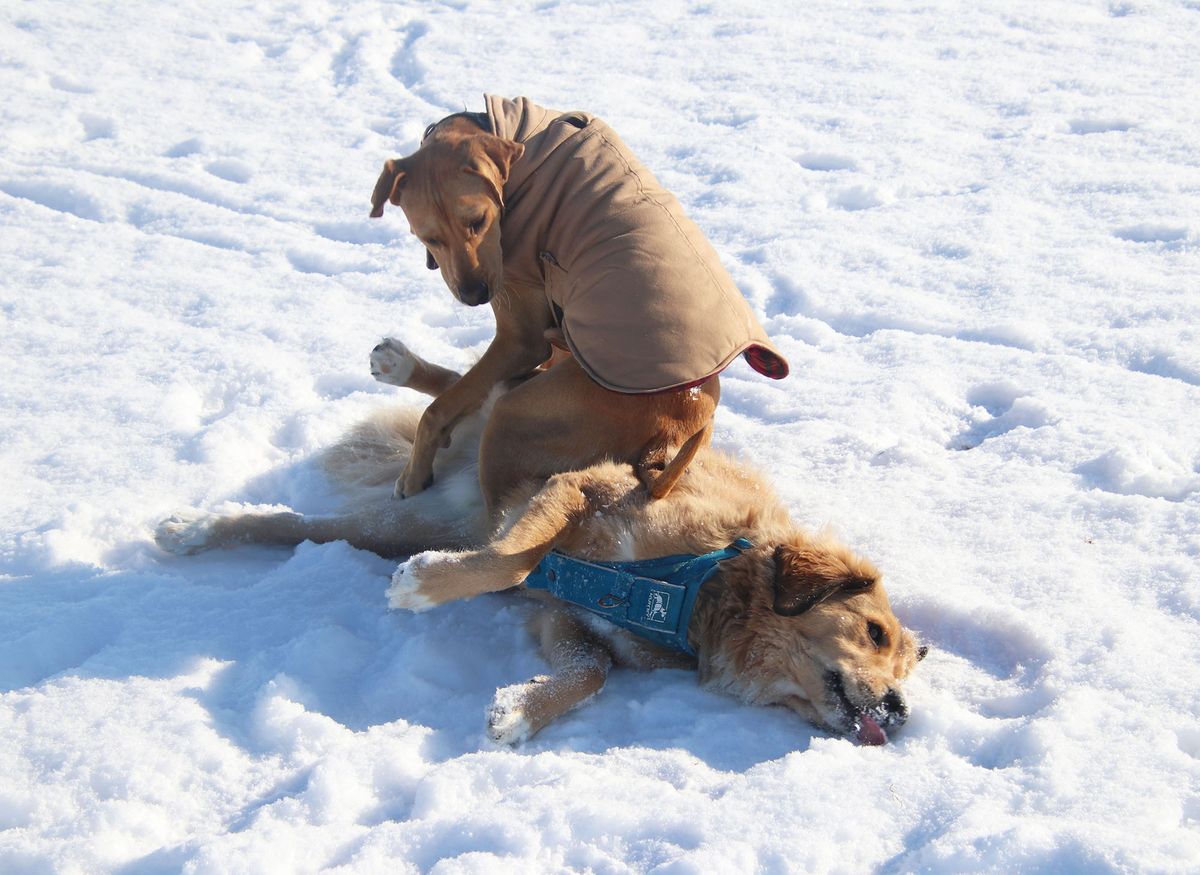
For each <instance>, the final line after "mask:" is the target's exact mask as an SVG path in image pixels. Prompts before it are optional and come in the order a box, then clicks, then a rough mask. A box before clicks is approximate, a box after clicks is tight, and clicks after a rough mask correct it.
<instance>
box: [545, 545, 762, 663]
mask: <svg viewBox="0 0 1200 875" xmlns="http://www.w3.org/2000/svg"><path fill="white" fill-rule="evenodd" d="M750 546H752V545H751V543H750V541H748V540H747V539H745V538H738V539H737V540H736V541H734V542H733V543H732V544H730V545H729V546H728V547H725V548H724V549H721V550H714V551H712V552H711V553H705V554H704V555H703V556H691V555H686V554H685V555H678V556H665V557H663V558H661V559H643V560H639V561H637V562H589V561H586V560H583V559H575V558H573V557H571V556H567V555H566V554H564V553H559V552H558V551H557V550H556V551H554V552H552V553H548V554H547V555H546V556H545V557H544V558H543V559H542V561H541V562H539V563H538V565H537V567H536V568H534V569H533V571H532V572H530V574H529V576H528V577H527V578H525V586H526V587H528V588H530V589H540V590H545V591H546V592H548V593H550V594H551V595H553V596H555V597H556V598H559V599H562V600H563V601H565V602H570V603H571V604H573V605H577V606H579V607H581V608H584V609H585V610H588V611H590V612H591V613H593V614H596V615H597V616H600V617H603V618H604V619H606V620H608V621H609V622H611V623H613V624H615V625H617V626H620V627H621V628H623V629H628V630H629V631H631V632H633V633H635V634H637V635H640V636H641V637H643V638H646V639H648V640H650V641H653V642H654V643H656V644H661V645H663V646H664V647H669V648H671V649H673V650H681V651H683V652H684V653H689V654H691V655H692V656H695V655H696V651H695V650H693V649H692V646H691V645H690V644H689V643H688V635H687V633H688V622H689V621H690V620H691V617H692V609H693V608H694V607H695V605H696V597H697V596H698V595H699V594H700V587H701V586H702V585H703V584H704V582H705V581H706V580H708V579H709V578H710V577H712V576H713V574H715V573H716V571H717V568H718V566H719V565H720V564H721V563H722V562H724V561H725V560H727V559H732V558H733V557H734V556H737V555H739V554H741V553H742V551H743V550H746V549H748V548H749V547H750Z"/></svg>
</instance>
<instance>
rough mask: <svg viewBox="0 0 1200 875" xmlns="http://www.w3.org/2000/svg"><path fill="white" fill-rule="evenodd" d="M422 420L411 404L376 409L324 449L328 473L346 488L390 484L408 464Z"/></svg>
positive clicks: (324, 459)
mask: <svg viewBox="0 0 1200 875" xmlns="http://www.w3.org/2000/svg"><path fill="white" fill-rule="evenodd" d="M420 420H421V411H420V410H419V409H416V408H412V407H391V408H387V409H384V410H378V411H376V412H375V413H373V414H371V416H369V417H368V418H367V419H364V420H363V421H362V422H360V423H358V424H357V425H356V426H354V428H352V429H351V430H350V431H349V432H347V433H346V434H345V436H343V437H342V439H341V440H339V441H338V442H337V443H336V444H334V445H333V446H331V447H329V449H327V450H325V452H324V454H323V456H322V459H321V464H322V466H323V467H324V469H325V473H326V474H328V475H329V479H330V480H332V481H333V482H334V483H336V484H338V485H339V486H341V487H344V488H347V489H355V488H373V487H377V486H385V485H386V486H391V485H392V484H393V483H395V482H396V478H397V477H399V476H400V472H401V471H403V470H404V466H405V465H407V464H408V456H409V453H410V452H411V451H412V442H413V438H414V436H415V435H416V433H417V423H418V422H420Z"/></svg>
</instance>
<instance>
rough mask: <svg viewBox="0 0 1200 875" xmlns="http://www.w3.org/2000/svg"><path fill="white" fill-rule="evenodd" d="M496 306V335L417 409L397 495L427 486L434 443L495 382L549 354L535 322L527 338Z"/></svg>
mask: <svg viewBox="0 0 1200 875" xmlns="http://www.w3.org/2000/svg"><path fill="white" fill-rule="evenodd" d="M494 309H495V308H494ZM495 312H496V337H495V338H494V339H493V340H492V344H491V346H489V347H488V348H487V351H486V352H484V354H483V355H482V356H481V357H480V359H479V361H478V362H476V363H475V365H474V367H472V368H471V369H470V370H468V371H467V372H466V373H465V374H463V375H462V377H461V378H460V379H459V380H457V381H456V382H454V384H453V385H451V386H448V387H447V388H446V390H445V391H444V392H442V393H441V394H440V395H438V396H437V397H436V398H435V399H433V403H432V404H430V405H429V406H428V407H426V408H425V412H424V413H423V414H421V422H420V423H419V424H418V425H417V434H416V437H415V438H414V439H413V447H412V455H411V456H410V457H409V460H408V465H407V466H406V467H405V469H404V473H403V474H401V475H400V478H399V479H398V480H397V481H396V488H395V496H396V497H397V498H411V497H412V496H414V495H416V494H417V493H419V492H421V491H423V490H425V489H428V488H429V486H430V485H431V484H432V483H433V459H434V456H435V455H436V454H437V451H438V449H439V448H441V447H443V446H445V445H446V442H447V440H448V439H449V437H450V431H451V429H453V428H454V425H455V424H456V423H457V422H458V421H459V420H460V419H462V418H463V417H464V416H466V415H467V414H468V413H471V412H472V411H474V410H477V409H478V408H479V407H480V406H481V405H482V404H483V403H484V401H486V400H487V397H488V395H490V394H491V391H492V388H493V387H494V386H495V385H496V384H497V383H500V382H502V381H504V380H509V379H512V378H513V377H517V376H520V375H521V374H524V373H527V372H529V371H532V370H533V369H534V368H536V367H537V366H538V365H540V364H541V363H542V362H543V361H545V359H546V357H547V355H548V354H549V350H550V346H549V344H547V343H546V342H545V340H543V339H542V337H541V328H540V327H539V329H538V333H537V335H536V337H535V338H534V340H532V341H529V340H528V339H526V338H524V337H523V336H522V334H521V333H519V332H517V330H516V329H514V328H512V327H509V323H510V322H511V321H512V320H513V319H514V318H515V317H514V316H513V315H512V314H509V313H506V311H504V310H496V311H495ZM502 317H503V318H502Z"/></svg>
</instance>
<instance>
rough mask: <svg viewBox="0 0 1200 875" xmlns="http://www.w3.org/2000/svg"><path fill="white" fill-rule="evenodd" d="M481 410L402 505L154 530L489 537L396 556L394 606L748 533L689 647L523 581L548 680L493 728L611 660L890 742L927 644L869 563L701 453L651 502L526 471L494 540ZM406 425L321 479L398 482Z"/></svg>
mask: <svg viewBox="0 0 1200 875" xmlns="http://www.w3.org/2000/svg"><path fill="white" fill-rule="evenodd" d="M372 369H373V371H374V372H375V373H376V375H377V377H378V378H380V379H381V380H383V381H384V382H391V383H394V384H397V385H404V386H409V387H410V388H414V389H418V390H420V391H425V392H433V391H437V390H438V389H441V388H444V386H445V385H447V384H448V383H451V382H453V380H454V379H456V377H457V375H455V374H453V372H451V371H446V370H445V369H441V368H438V367H436V366H434V365H430V364H429V363H427V362H424V361H422V360H420V359H418V358H416V357H415V356H413V355H412V354H411V353H409V352H408V351H407V350H406V349H405V348H404V347H403V345H402V344H400V343H399V342H398V341H394V340H389V341H386V342H385V343H383V344H381V345H380V347H377V348H376V351H375V352H374V353H373V355H372ZM538 379H540V377H539V378H538ZM487 407H488V405H486V404H485V405H484V406H483V408H482V409H481V410H480V411H478V412H477V413H476V414H474V415H472V416H469V417H466V418H465V419H464V420H463V421H462V422H461V423H460V424H459V426H458V427H457V428H456V430H455V432H454V435H453V438H454V439H453V442H452V444H451V447H450V449H449V450H448V451H447V452H445V453H442V454H439V458H438V480H437V482H436V483H435V485H434V487H433V488H432V489H430V490H428V491H426V492H423V493H422V494H420V495H417V496H416V497H414V498H413V499H411V500H409V501H405V502H395V501H392V500H390V498H388V497H383V496H380V497H376V498H363V497H360V498H359V500H358V501H356V502H355V504H354V506H353V507H352V508H351V509H350V510H349V511H347V512H346V513H343V514H340V515H337V516H332V517H304V516H301V515H298V514H292V513H281V514H241V515H235V516H223V517H218V516H213V515H207V514H190V515H177V516H175V517H172V518H170V519H168V520H165V521H164V522H163V523H162V524H160V526H159V527H158V530H157V532H156V539H157V541H158V543H159V545H160V546H161V547H163V549H165V550H168V551H171V552H175V553H194V552H198V551H200V550H205V549H209V548H212V547H217V546H221V545H227V544H233V543H251V542H253V543H263V542H266V543H292V544H295V543H299V542H300V541H302V540H305V539H309V540H313V541H318V542H324V541H330V540H336V539H344V540H347V541H349V542H350V543H351V544H354V545H355V546H358V547H363V548H366V549H370V550H374V551H376V552H378V553H381V554H384V555H402V554H408V553H413V552H415V551H417V550H422V549H429V548H444V549H460V548H462V547H469V546H471V545H479V544H481V543H483V546H482V547H478V548H476V549H468V550H467V551H465V552H453V553H429V552H427V553H422V554H419V555H417V556H414V557H413V558H412V559H411V560H409V561H408V562H406V563H405V564H404V565H403V566H401V568H400V569H399V570H398V571H397V572H396V574H395V576H394V577H393V582H392V586H391V588H390V590H389V598H390V602H391V604H392V606H393V607H402V608H409V609H424V608H429V607H433V606H435V605H439V604H442V603H445V602H448V601H451V600H454V599H462V598H470V597H472V596H475V595H478V594H480V593H485V592H496V591H499V590H504V589H510V588H512V587H515V586H519V585H520V584H521V583H522V581H524V580H525V579H526V576H527V575H528V574H529V572H530V571H531V570H533V568H534V567H535V566H536V565H537V564H538V562H539V561H540V560H541V559H542V558H543V557H544V556H545V555H546V554H547V553H548V552H549V551H550V550H558V551H561V552H564V553H567V554H570V555H572V556H576V557H579V558H583V559H586V560H592V561H610V560H622V559H642V558H646V557H659V556H666V555H673V554H679V553H693V554H701V553H706V552H708V551H710V550H713V549H715V548H721V547H724V546H726V545H728V544H730V543H732V542H734V541H735V540H736V539H738V538H747V539H749V541H750V542H751V543H752V546H751V547H749V548H747V549H744V550H743V551H742V552H741V553H740V555H737V556H736V557H734V558H731V559H728V560H727V561H725V562H723V563H722V564H721V565H720V567H719V570H718V571H717V573H716V574H714V576H713V577H711V578H710V579H709V580H707V581H706V582H704V584H703V586H702V587H701V589H700V593H699V596H698V598H697V601H696V605H695V610H694V611H693V613H692V615H691V619H690V622H689V623H688V625H687V627H686V628H687V638H688V641H689V643H690V645H691V647H692V648H693V650H694V651H695V652H696V654H697V657H696V658H695V659H692V658H691V657H688V656H686V655H683V654H679V653H674V652H671V651H667V650H664V649H663V648H661V647H659V646H657V645H655V644H652V643H650V642H647V641H645V640H644V639H641V638H638V637H635V636H633V635H632V634H630V633H629V632H626V631H624V630H622V629H618V628H616V627H615V626H612V625H610V624H609V623H607V622H606V621H604V620H602V619H598V618H596V617H594V616H592V615H590V614H587V613H586V612H583V611H581V610H580V609H577V608H574V607H571V606H567V605H564V604H563V603H561V602H558V601H556V600H554V599H551V598H549V597H548V596H547V595H546V594H545V593H536V592H533V591H525V592H527V594H529V595H532V596H535V597H538V598H541V599H542V600H543V601H546V605H545V607H544V608H543V609H542V610H540V611H538V612H537V613H536V615H535V616H534V617H533V619H532V621H531V630H532V631H533V632H534V634H535V635H536V637H537V638H538V640H539V641H540V644H541V649H542V652H543V654H544V656H545V658H546V660H547V662H548V663H549V664H550V666H551V669H552V671H553V674H552V675H550V676H540V677H537V678H534V679H533V680H531V681H529V682H527V683H523V684H517V685H515V686H511V687H505V688H503V689H501V690H498V691H497V693H496V698H495V700H494V702H493V704H492V707H491V709H490V711H489V717H488V726H489V733H490V734H491V736H492V738H494V739H495V740H497V741H501V742H508V743H512V742H517V741H520V740H521V739H523V738H527V737H528V736H529V735H531V734H532V733H534V732H536V731H538V730H539V729H540V728H541V727H543V726H544V725H546V723H548V722H550V721H551V720H553V719H554V718H555V717H557V716H559V715H561V714H563V713H565V712H566V711H568V710H570V709H571V708H573V707H575V706H576V705H578V704H580V703H582V702H583V701H584V700H585V699H587V698H588V697H590V696H592V695H594V694H595V693H596V692H598V691H599V690H600V689H601V687H602V686H603V685H604V682H605V679H606V677H607V674H608V671H609V669H610V668H611V667H612V665H613V664H624V665H629V666H632V667H635V668H653V667H657V666H696V667H697V668H698V669H699V672H700V680H701V682H702V683H704V684H705V685H707V686H710V687H713V688H715V689H719V690H722V691H725V692H728V693H731V694H733V695H736V696H738V697H740V698H742V699H745V700H746V701H750V702H755V703H760V704H779V705H783V706H785V707H787V708H790V709H792V710H794V711H795V712H796V713H798V714H799V715H800V716H801V717H803V718H804V719H806V720H809V721H811V722H813V723H816V724H818V725H821V726H825V727H828V728H830V729H832V730H833V731H835V732H838V733H841V734H850V735H856V736H857V737H858V738H859V739H860V740H861V741H864V742H866V743H875V744H877V743H882V742H883V741H884V740H886V735H885V732H886V731H888V730H892V729H895V728H897V727H899V726H900V725H901V724H902V723H903V722H904V721H905V719H906V718H907V715H908V706H907V704H906V702H905V700H904V697H903V694H902V692H901V690H900V683H901V681H902V680H903V679H904V678H905V677H906V676H907V675H908V673H909V672H910V671H911V670H912V668H913V666H914V665H915V663H916V662H917V660H919V659H920V658H921V657H923V656H924V648H918V647H917V646H916V645H915V642H914V641H913V636H912V635H911V633H909V632H908V631H907V630H905V629H903V628H902V627H901V625H900V623H899V621H898V620H897V619H896V617H895V615H894V614H893V613H892V610H891V608H890V606H889V604H888V599H887V595H886V594H885V593H884V589H883V585H882V583H881V582H880V579H879V572H878V571H877V570H876V569H875V567H874V566H873V565H871V564H870V563H869V562H867V561H866V560H864V559H861V558H859V557H857V556H855V555H854V554H853V553H852V552H851V551H849V550H848V549H847V548H846V547H844V546H842V545H841V544H839V543H837V542H836V541H834V540H833V539H831V538H829V537H814V536H813V535H810V534H808V533H806V532H804V531H803V530H802V529H800V528H798V527H797V526H796V525H795V524H794V523H793V522H792V520H791V519H790V517H789V515H788V513H787V511H786V509H785V508H784V507H783V505H782V504H781V502H780V501H779V500H778V499H777V498H776V497H775V495H774V493H773V492H772V490H771V489H770V487H769V486H768V485H767V484H766V483H765V482H764V481H762V480H761V479H760V478H759V477H758V476H757V475H755V474H754V473H753V472H752V471H750V470H749V469H747V467H746V466H744V465H742V464H739V463H737V462H735V461H734V460H732V459H731V458H729V457H727V456H725V455H723V454H721V453H718V452H716V451H713V450H711V449H704V450H701V451H700V452H699V453H698V454H697V455H696V458H695V460H694V462H693V464H692V465H691V466H690V467H689V469H688V470H687V472H686V474H684V475H683V476H682V477H681V479H680V480H679V483H678V485H677V487H676V488H675V489H674V490H673V491H672V492H671V494H670V495H669V496H667V497H665V498H664V499H663V500H661V501H652V500H650V499H649V497H648V496H647V494H646V492H645V490H644V489H642V488H640V485H639V480H638V479H637V478H636V477H635V476H634V474H633V471H632V469H631V468H630V467H628V466H626V465H620V464H615V463H611V462H605V463H599V464H596V465H593V466H591V467H588V468H586V469H584V470H580V471H576V472H571V473H565V474H557V475H554V476H551V477H549V478H544V479H542V480H540V481H529V482H527V483H525V484H522V485H521V486H520V487H519V488H517V489H515V490H512V491H510V492H509V494H508V497H507V500H506V501H505V502H504V503H502V504H501V505H500V506H499V508H498V510H499V511H500V513H501V516H502V517H503V525H502V527H501V529H500V532H499V534H497V535H495V536H494V537H492V538H491V539H490V541H489V535H488V533H489V532H490V531H494V529H493V528H492V527H491V526H490V525H489V523H488V520H487V518H486V514H485V513H484V512H483V507H482V505H483V501H482V495H481V494H480V489H479V483H478V480H477V477H476V474H475V470H474V464H475V459H476V450H477V447H478V443H479V435H480V432H481V431H482V430H483V428H484V426H483V420H485V419H486V417H487ZM416 423H417V414H416V413H415V412H414V411H408V410H400V411H391V412H389V413H388V414H386V415H385V416H381V417H377V418H376V419H375V420H373V421H371V422H369V423H365V424H364V425H362V426H360V427H359V428H358V429H356V430H355V431H354V432H353V433H352V434H351V435H349V436H348V437H347V438H346V439H345V440H344V441H343V442H342V443H340V444H339V445H337V446H336V447H334V448H333V449H332V450H331V451H330V452H329V453H328V455H327V457H326V462H327V466H328V468H329V470H330V472H331V474H332V475H333V476H334V477H335V479H339V480H342V481H352V482H354V483H357V484H360V485H366V486H371V485H375V486H377V487H380V486H383V485H384V484H386V483H388V482H390V481H391V479H392V478H394V477H395V474H396V472H397V471H398V470H399V469H400V468H402V467H404V466H405V465H406V464H407V463H408V453H409V450H410V449H411V446H412V444H413V443H414V442H415V438H416V435H417V425H416ZM523 591H524V590H523Z"/></svg>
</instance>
